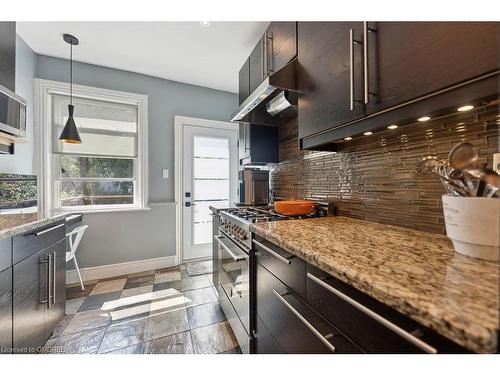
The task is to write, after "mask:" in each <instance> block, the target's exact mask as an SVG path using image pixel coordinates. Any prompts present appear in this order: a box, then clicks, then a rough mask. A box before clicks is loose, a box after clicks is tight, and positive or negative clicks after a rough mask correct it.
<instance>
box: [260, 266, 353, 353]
mask: <svg viewBox="0 0 500 375" xmlns="http://www.w3.org/2000/svg"><path fill="white" fill-rule="evenodd" d="M256 281H257V301H256V303H257V309H256V311H257V316H258V317H259V318H260V319H261V320H262V323H264V325H265V326H266V327H267V328H268V330H269V332H270V334H271V335H272V336H273V337H274V338H275V340H276V342H277V343H278V344H279V346H280V347H281V348H282V349H283V351H284V352H285V353H359V352H361V350H360V349H359V348H358V347H357V346H356V345H354V344H353V343H352V342H350V341H349V340H348V339H347V338H346V337H345V336H343V335H342V334H341V333H340V332H339V331H338V330H337V329H336V328H335V327H333V326H332V325H331V324H330V323H329V322H328V321H326V320H325V319H324V318H323V317H321V315H319V314H318V313H317V312H315V311H314V310H313V309H312V308H311V307H310V306H308V305H307V304H306V303H305V302H304V301H303V300H302V299H301V298H299V297H298V296H296V295H295V294H294V293H293V292H292V291H291V290H290V289H289V288H287V287H286V286H285V285H284V284H283V283H281V282H280V281H279V280H278V279H277V278H276V277H274V276H273V275H272V274H271V273H270V272H269V271H267V270H266V269H265V268H264V267H262V266H261V265H260V264H257V280H256Z"/></svg>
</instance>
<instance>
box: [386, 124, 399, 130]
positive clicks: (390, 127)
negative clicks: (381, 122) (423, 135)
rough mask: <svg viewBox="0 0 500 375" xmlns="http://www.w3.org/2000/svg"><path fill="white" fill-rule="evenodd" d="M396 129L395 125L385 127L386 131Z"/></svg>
mask: <svg viewBox="0 0 500 375" xmlns="http://www.w3.org/2000/svg"><path fill="white" fill-rule="evenodd" d="M397 128H398V126H397V125H396V124H393V125H389V126H388V127H387V129H391V130H392V129H397Z"/></svg>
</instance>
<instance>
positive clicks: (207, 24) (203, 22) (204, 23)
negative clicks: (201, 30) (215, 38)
mask: <svg viewBox="0 0 500 375" xmlns="http://www.w3.org/2000/svg"><path fill="white" fill-rule="evenodd" d="M200 25H201V26H203V27H208V26H210V21H200Z"/></svg>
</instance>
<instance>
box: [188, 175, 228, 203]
mask: <svg viewBox="0 0 500 375" xmlns="http://www.w3.org/2000/svg"><path fill="white" fill-rule="evenodd" d="M220 199H224V200H228V199H229V180H194V201H195V202H197V201H207V200H220Z"/></svg>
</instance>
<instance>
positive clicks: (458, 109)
mask: <svg viewBox="0 0 500 375" xmlns="http://www.w3.org/2000/svg"><path fill="white" fill-rule="evenodd" d="M472 108H474V106H473V105H463V106H461V107H458V108H457V111H458V112H465V111H470V110H471V109H472Z"/></svg>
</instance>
